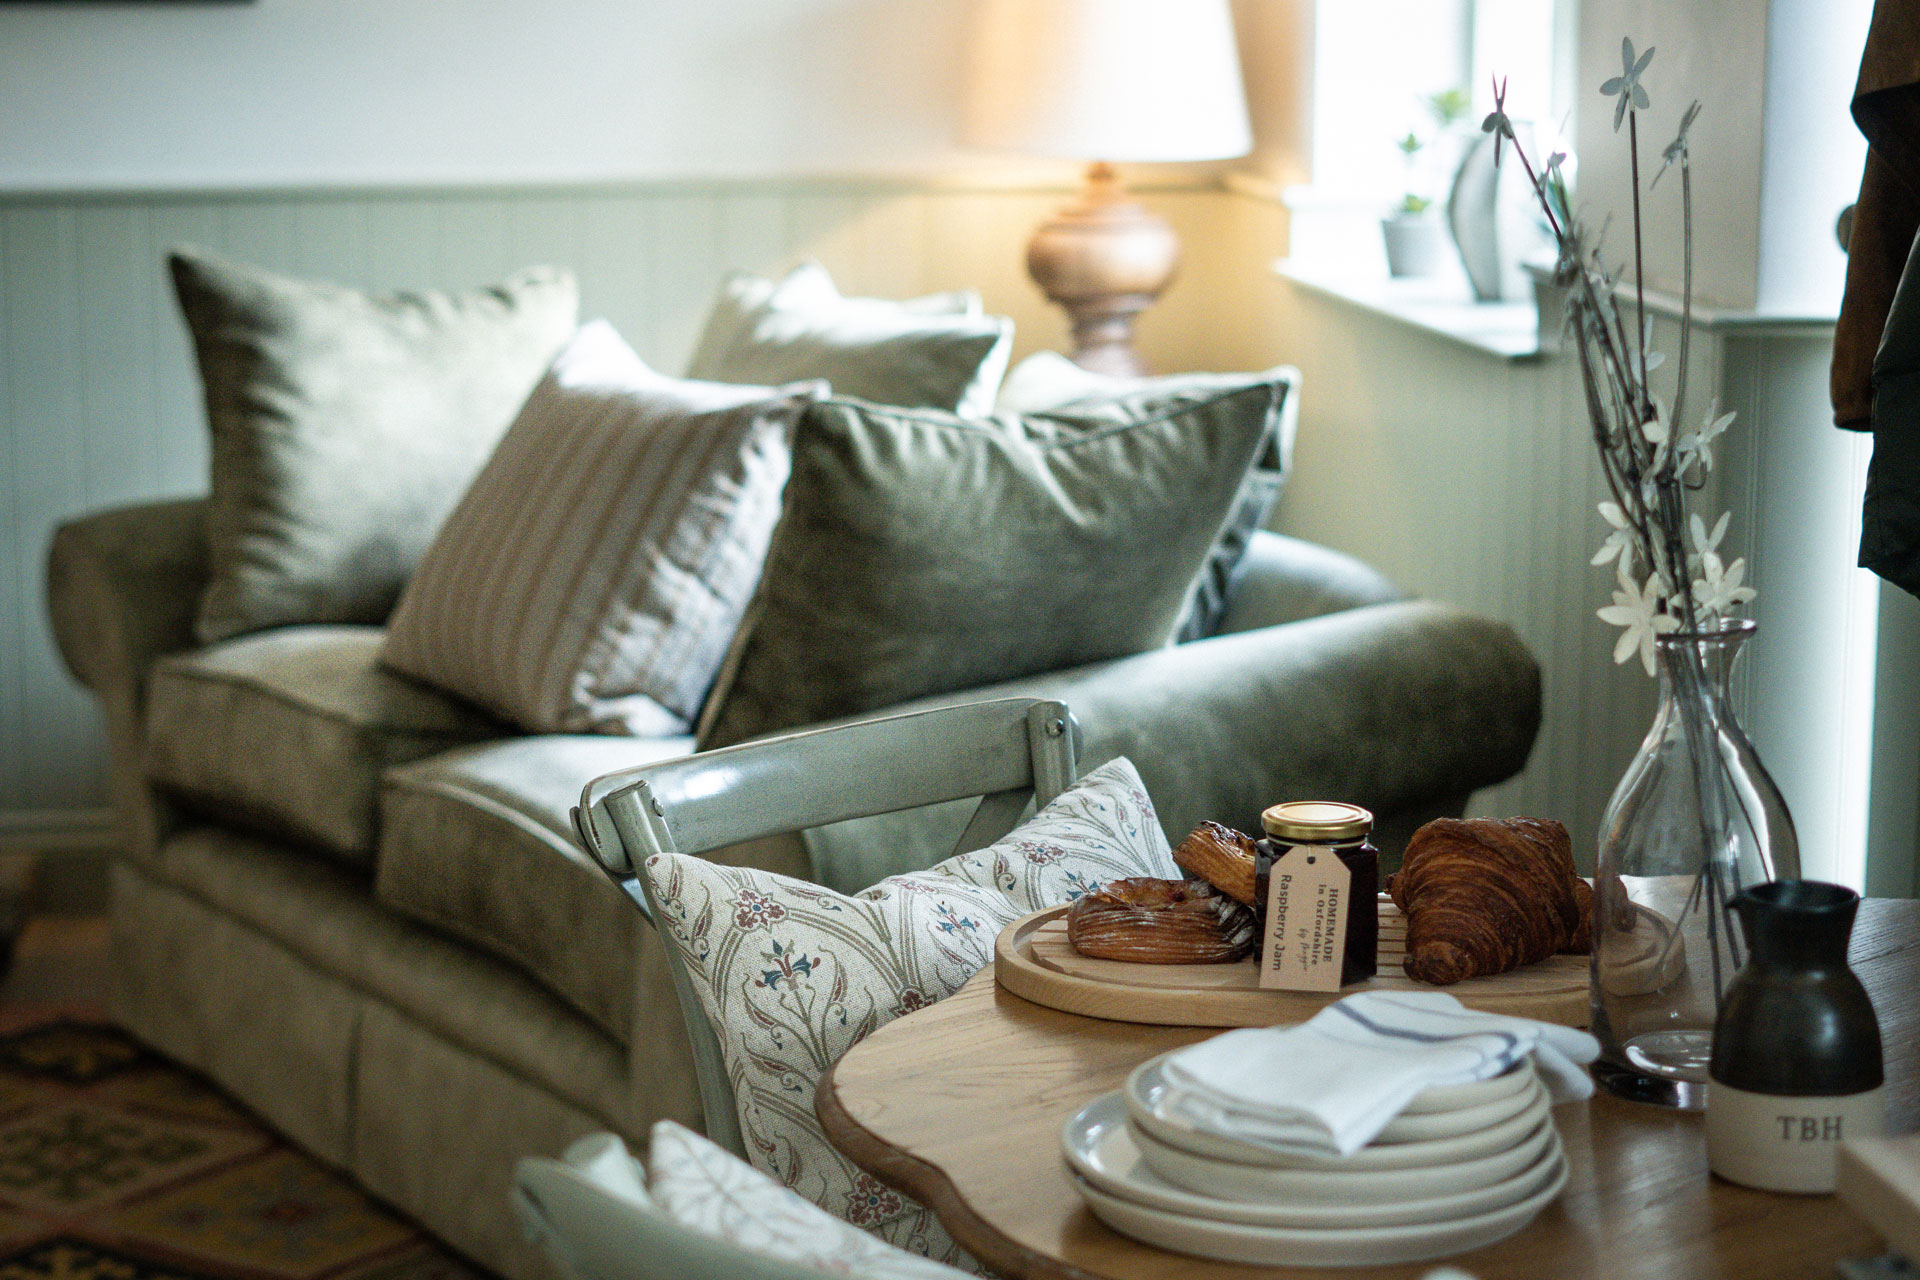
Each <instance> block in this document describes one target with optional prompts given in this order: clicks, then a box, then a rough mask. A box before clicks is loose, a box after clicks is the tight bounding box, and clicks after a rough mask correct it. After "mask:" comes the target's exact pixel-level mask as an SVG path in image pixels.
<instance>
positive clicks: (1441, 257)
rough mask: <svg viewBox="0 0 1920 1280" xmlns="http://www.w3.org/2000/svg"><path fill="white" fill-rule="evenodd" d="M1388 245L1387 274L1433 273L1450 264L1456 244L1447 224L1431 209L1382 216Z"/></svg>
mask: <svg viewBox="0 0 1920 1280" xmlns="http://www.w3.org/2000/svg"><path fill="white" fill-rule="evenodd" d="M1380 234H1381V236H1382V237H1383V238H1384V239H1385V240H1386V245H1387V274H1388V275H1391V276H1430V275H1435V274H1437V273H1438V272H1440V271H1441V270H1443V269H1444V268H1445V267H1446V263H1447V258H1448V256H1449V252H1450V250H1451V249H1452V244H1451V243H1450V242H1449V241H1448V238H1447V224H1446V223H1444V222H1442V221H1441V220H1440V219H1439V218H1438V217H1436V216H1435V215H1433V214H1430V213H1422V214H1414V215H1411V216H1409V215H1406V214H1396V215H1394V216H1392V217H1387V218H1382V219H1380Z"/></svg>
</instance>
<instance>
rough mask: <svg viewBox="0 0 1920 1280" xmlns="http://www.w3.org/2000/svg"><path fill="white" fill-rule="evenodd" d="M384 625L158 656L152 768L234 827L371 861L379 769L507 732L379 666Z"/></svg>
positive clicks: (150, 702) (304, 630) (301, 631)
mask: <svg viewBox="0 0 1920 1280" xmlns="http://www.w3.org/2000/svg"><path fill="white" fill-rule="evenodd" d="M381 635H382V633H381V631H380V629H379V628H378V627H350V626H311V627H281V628H277V629H275V630H272V631H263V632H260V633H258V634H256V635H250V636H242V637H240V638H239V639H236V640H228V641H224V642H222V643H220V644H216V645H210V646H208V647H206V648H204V649H198V650H195V651H194V652H192V653H184V654H176V655H174V656H172V657H168V658H164V659H162V660H161V661H160V662H158V663H157V664H155V666H154V669H153V677H152V681H151V683H150V685H149V688H148V695H147V742H146V749H147V776H148V778H149V779H151V780H152V781H153V782H154V783H156V784H157V785H159V786H161V787H162V788H164V789H166V790H168V791H171V792H174V793H175V794H177V795H179V796H181V797H183V798H185V799H187V800H188V801H190V802H191V803H192V804H193V805H194V806H195V807H196V808H199V809H202V810H204V811H206V812H208V813H211V814H213V815H215V816H217V817H219V818H221V819H223V820H226V821H231V822H233V823H235V824H237V825H241V826H247V827H252V828H254V829H257V830H263V831H266V832H269V833H271V834H276V835H281V836H285V837H288V838H291V839H294V840H297V841H299V842H300V843H301V844H304V845H309V846H315V847H318V848H319V849H322V850H325V851H326V852H328V853H331V854H334V855H336V856H338V857H340V858H342V859H344V860H345V861H347V862H350V863H354V864H357V865H362V866H365V865H370V864H371V863H372V861H373V850H374V846H375V824H376V812H375V810H376V804H377V799H378V794H379V784H380V775H381V774H382V773H384V772H385V771H386V770H387V769H388V768H389V767H391V766H393V765H396V764H404V763H405V762H407V761H409V760H418V759H420V758H421V757H422V756H431V755H437V754H438V753H440V752H442V751H445V750H446V749H447V748H449V747H455V746H459V745H461V744H462V743H467V742H475V741H479V740H481V739H487V738H499V737H504V736H506V735H507V734H508V733H510V732H511V730H509V729H507V728H506V727H505V726H503V725H501V724H500V723H499V722H498V721H495V720H494V719H492V718H491V717H490V716H487V715H485V714H483V713H482V712H480V711H477V710H475V709H473V708H471V707H468V706H467V705H466V704H464V703H461V702H459V701H457V700H455V699H453V698H451V697H449V696H447V695H446V694H443V693H439V692H437V691H435V690H433V689H429V688H427V687H426V686H425V685H421V684H415V683H414V682H413V681H411V680H407V679H405V678H404V677H402V676H397V675H394V674H393V673H392V672H389V671H386V670H385V669H383V668H381V667H380V666H379V665H378V662H377V661H376V659H377V658H378V656H379V652H380V643H381Z"/></svg>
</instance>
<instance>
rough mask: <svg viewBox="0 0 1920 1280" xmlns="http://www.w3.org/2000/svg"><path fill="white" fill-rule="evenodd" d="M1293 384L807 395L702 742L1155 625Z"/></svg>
mask: <svg viewBox="0 0 1920 1280" xmlns="http://www.w3.org/2000/svg"><path fill="white" fill-rule="evenodd" d="M1288 390H1289V388H1288V385H1287V384H1286V383H1285V382H1282V381H1275V380H1270V379H1261V378H1252V379H1248V380H1243V381H1241V382H1239V383H1238V385H1228V386H1226V387H1224V388H1223V387H1213V386H1207V387H1193V388H1183V389H1180V390H1178V391H1173V392H1169V393H1167V394H1165V395H1164V396H1150V395H1142V396H1139V397H1127V398H1122V399H1119V400H1113V401H1106V402H1101V403H1099V404H1095V405H1090V406H1086V407H1084V408H1080V407H1076V408H1075V409H1074V410H1071V411H1063V412H1062V413H1060V414H1045V415H1035V416H1029V417H1024V418H1023V417H1015V416H1012V415H1000V416H997V417H994V418H989V419H977V420H966V419H961V418H957V417H954V416H953V415H950V414H939V413H931V412H924V411H922V412H917V413H916V412H910V411H905V410H894V409H888V408H885V407H882V406H879V405H873V404H867V403H864V402H861V401H849V400H841V399H834V400H830V401H826V402H824V403H822V404H818V405H815V406H814V407H813V408H811V409H810V410H808V412H807V415H806V417H804V418H803V419H802V420H801V425H800V430H799V432H798V433H797V434H796V436H795V440H794V470H793V478H792V479H791V480H790V481H789V482H788V486H787V508H786V513H785V515H784V516H783V517H782V518H781V522H780V527H779V529H778V530H776V531H775V534H774V539H773V547H772V550H771V552H770V553H769V556H768V560H767V571H766V574H765V576H764V577H763V578H762V579H761V584H760V590H759V593H758V594H757V595H756V597H755V600H754V604H753V606H752V607H751V608H750V609H749V610H748V621H747V623H746V624H745V627H744V628H743V631H742V636H743V639H741V640H739V641H737V642H736V645H735V653H734V655H733V657H732V658H731V659H730V660H729V666H728V669H726V670H723V671H722V673H721V677H720V682H719V684H718V685H717V686H716V688H715V690H714V694H713V697H712V698H711V700H710V707H711V708H712V710H710V713H709V715H708V717H707V722H706V723H705V724H703V726H702V730H701V734H700V739H701V746H702V747H703V748H705V747H715V746H726V745H728V744H730V743H734V742H740V741H742V740H744V739H746V738H751V737H754V736H756V735H758V734H762V733H769V732H773V731H775V730H778V729H784V728H789V727H792V726H795V725H803V724H812V723H815V722H817V721H821V720H830V719H833V718H835V717H837V716H846V715H852V714H855V713H858V712H862V711H869V710H873V709H875V708H878V707H885V706H890V705H892V704H894V703H897V702H903V701H906V700H907V699H910V698H918V697H924V696H926V695H928V694H938V693H944V692H946V691H948V690H954V689H965V688H968V687H970V686H973V685H978V684H982V683H985V682H987V681H989V680H1010V679H1015V678H1018V677H1021V676H1027V675H1036V674H1039V673H1041V672H1045V671H1057V670H1061V669H1063V668H1067V667H1073V666H1078V665H1080V664H1083V663H1089V662H1098V661H1100V660H1102V659H1106V658H1117V657H1122V656H1124V655H1126V654H1130V653H1139V652H1140V651H1142V650H1145V649H1153V648H1157V647H1159V646H1161V645H1165V644H1167V643H1168V642H1169V641H1171V640H1172V639H1173V638H1174V637H1175V636H1176V635H1177V634H1178V633H1179V631H1180V629H1181V627H1182V626H1183V625H1184V624H1185V623H1186V622H1187V620H1188V618H1189V616H1190V614H1191V613H1192V611H1193V600H1194V595H1195V591H1196V579H1197V578H1200V577H1201V576H1202V575H1203V574H1204V573H1205V572H1206V571H1207V570H1208V567H1209V558H1210V556H1211V555H1212V553H1213V551H1214V548H1215V547H1216V545H1218V544H1220V543H1221V541H1222V537H1223V534H1224V533H1225V532H1226V531H1227V530H1228V528H1229V527H1230V526H1231V525H1232V523H1233V521H1234V518H1235V516H1236V513H1237V512H1238V511H1240V510H1241V509H1242V507H1243V504H1245V502H1246V501H1247V491H1248V488H1249V480H1248V473H1249V471H1250V470H1252V468H1253V466H1254V463H1255V461H1256V460H1257V459H1259V458H1260V457H1261V456H1262V455H1263V454H1264V453H1265V452H1266V451H1267V450H1268V449H1269V448H1270V445H1271V442H1272V440H1273V437H1274V433H1275V431H1276V430H1277V428H1278V425H1279V421H1280V417H1281V412H1282V409H1283V407H1284V405H1285V404H1286V402H1287V398H1288ZM1242 549H1244V547H1243V548H1242Z"/></svg>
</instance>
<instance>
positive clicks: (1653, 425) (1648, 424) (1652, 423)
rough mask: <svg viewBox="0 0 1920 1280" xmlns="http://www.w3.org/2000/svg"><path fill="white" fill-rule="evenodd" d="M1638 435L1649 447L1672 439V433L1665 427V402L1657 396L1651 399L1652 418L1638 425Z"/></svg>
mask: <svg viewBox="0 0 1920 1280" xmlns="http://www.w3.org/2000/svg"><path fill="white" fill-rule="evenodd" d="M1640 434H1641V435H1643V436H1645V437H1646V438H1647V443H1648V444H1651V445H1662V444H1665V443H1666V442H1667V441H1668V440H1671V439H1672V438H1673V431H1672V429H1671V428H1669V427H1668V426H1667V402H1666V401H1664V400H1662V399H1661V398H1660V397H1659V396H1655V397H1653V416H1652V417H1650V418H1648V419H1647V420H1646V421H1644V422H1642V423H1641V424H1640Z"/></svg>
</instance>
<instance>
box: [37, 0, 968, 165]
mask: <svg viewBox="0 0 1920 1280" xmlns="http://www.w3.org/2000/svg"><path fill="white" fill-rule="evenodd" d="M966 9H967V5H966V0H543V2H542V3H539V4H534V3H530V2H529V0H254V2H253V3H246V4H211V5H183V4H151V5H149V4H142V5H125V4H99V5H84V4H58V5H7V6H4V7H0V189H12V190H20V189H35V188H69V189H71V188H80V189H86V188H99V187H117V186H133V187H228V186H274V185H279V184H295V185H326V184H362V183H372V184H383V183H406V184H436V183H461V182H473V181H481V182H548V181H569V180H595V179H605V178H626V177H646V176H656V175H673V176H688V175H713V174H787V173H808V172H842V173H844V172H869V171H877V170H887V171H901V170H928V169H941V168H949V167H952V166H954V165H960V164H966V163H969V162H970V161H969V158H967V157H964V156H961V155H960V154H959V153H957V152H956V151H955V149H954V148H953V145H952V144H951V142H950V141H949V139H950V138H951V137H952V130H953V120H954V111H955V103H956V101H957V93H958V70H957V67H958V62H959V59H958V58H957V57H956V56H955V54H956V51H957V46H958V44H959V41H960V40H961V38H962V36H963V33H964V29H965V25H966V23H965V19H966ZM971 162H972V163H978V161H977V160H975V161H971Z"/></svg>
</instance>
